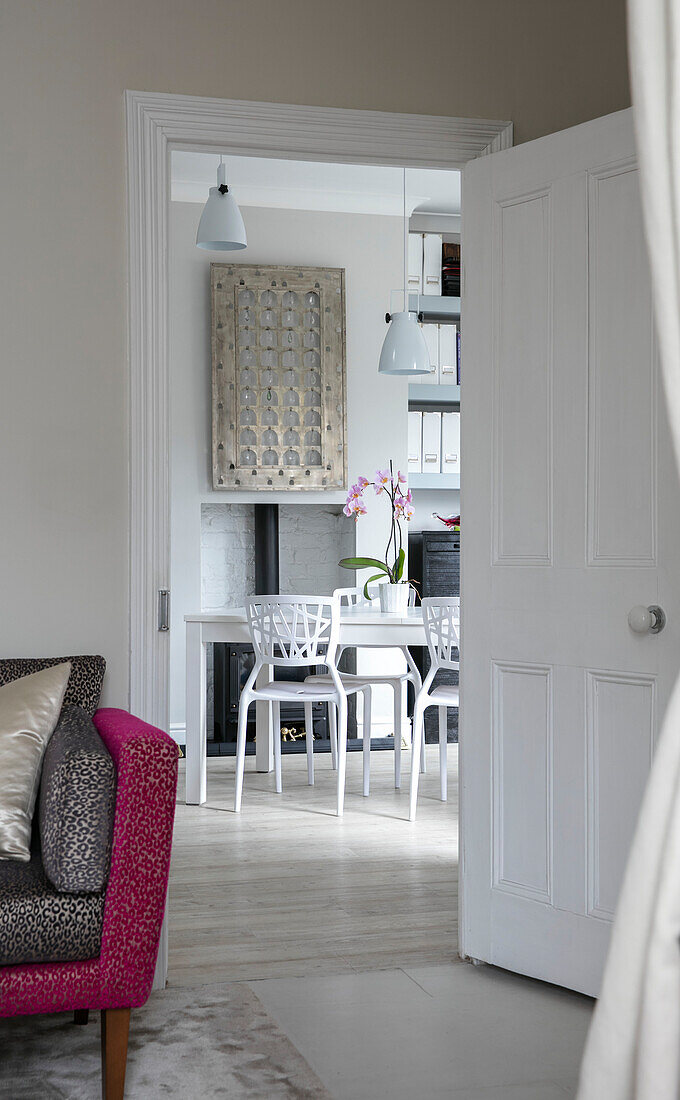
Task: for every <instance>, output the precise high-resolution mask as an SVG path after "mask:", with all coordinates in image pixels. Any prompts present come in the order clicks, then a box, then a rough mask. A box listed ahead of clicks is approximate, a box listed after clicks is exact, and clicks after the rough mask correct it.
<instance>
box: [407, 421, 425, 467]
mask: <svg viewBox="0 0 680 1100" xmlns="http://www.w3.org/2000/svg"><path fill="white" fill-rule="evenodd" d="M422 442H423V414H422V413H419V412H410V413H409V414H408V469H409V473H411V474H419V473H421V471H422V468H423V467H422Z"/></svg>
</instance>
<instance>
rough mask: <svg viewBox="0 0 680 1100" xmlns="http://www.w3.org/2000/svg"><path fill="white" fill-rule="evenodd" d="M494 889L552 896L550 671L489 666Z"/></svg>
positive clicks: (540, 897) (541, 897)
mask: <svg viewBox="0 0 680 1100" xmlns="http://www.w3.org/2000/svg"><path fill="white" fill-rule="evenodd" d="M493 677H494V683H493V738H494V740H493V763H492V770H493V787H494V822H495V828H494V886H495V887H496V888H497V889H499V890H505V891H509V892H510V893H513V894H519V895H520V896H522V897H527V898H533V899H534V900H536V901H550V900H551V896H552V836H551V832H552V806H551V801H552V799H551V789H550V784H549V782H546V780H547V778H549V776H550V758H551V755H552V699H551V678H552V669H550V668H545V667H540V666H539V667H532V666H530V665H519V664H515V665H507V664H505V665H504V664H499V663H494V666H493Z"/></svg>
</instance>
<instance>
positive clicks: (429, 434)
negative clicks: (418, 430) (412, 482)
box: [423, 412, 442, 474]
mask: <svg viewBox="0 0 680 1100" xmlns="http://www.w3.org/2000/svg"><path fill="white" fill-rule="evenodd" d="M441 438H442V414H441V413H439V412H424V413H423V473H424V474H438V473H441Z"/></svg>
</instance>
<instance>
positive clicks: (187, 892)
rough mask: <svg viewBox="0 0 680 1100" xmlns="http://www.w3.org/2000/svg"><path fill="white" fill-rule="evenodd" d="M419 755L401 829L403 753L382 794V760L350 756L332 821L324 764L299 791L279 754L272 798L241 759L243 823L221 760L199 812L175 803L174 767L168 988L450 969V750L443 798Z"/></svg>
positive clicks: (289, 761) (229, 771) (432, 751)
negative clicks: (411, 813) (417, 790)
mask: <svg viewBox="0 0 680 1100" xmlns="http://www.w3.org/2000/svg"><path fill="white" fill-rule="evenodd" d="M437 751H438V750H437V748H436V746H429V747H428V771H427V773H426V775H424V776H422V777H421V794H420V797H419V803H418V817H417V820H416V821H415V822H413V823H409V821H408V819H407V818H408V756H407V754H406V753H404V756H403V759H404V765H405V767H404V771H405V775H404V783H403V786H402V789H401V791H395V790H394V786H393V780H392V768H393V757H392V753H391V752H374V753H373V754H372V777H371V779H372V793H371V795H370V797H369V798H363V796H362V794H361V754H360V753H350V754H349V757H348V772H347V798H346V805H345V816H344V818H342V819H338V818H336V817H335V815H334V812H333V808H334V805H335V782H334V779H335V773H333V772H332V771H331V762H330V756H328V755H325V754H324V755H321V754H319V756H317V758H316V765H317V766H316V783H315V785H314V787H309V786H308V785H307V773H306V763H305V759H304V757H303V756H284V758H283V794H282V795H276V793H275V792H274V779H273V776H272V775H263V774H258V773H257V772H255V771H254V759H253V758H248V759H247V761H246V778H245V787H244V796H243V812H242V813H241V814H240V815H239V816H236V815H234V814H233V813H232V811H231V806H232V804H233V790H234V761H233V758H222V759H216V758H213V759H211V760H209V762H208V801H207V803H206V804H205V805H203V806H186V805H185V804H184V774H183V765H180V766H181V769H182V770H181V775H180V790H179V801H178V805H177V817H176V826H175V843H174V851H173V858H172V868H171V874H170V904H169V913H170V956H169V975H168V983H169V985H170V986H193V985H201V984H203V983H210V984H212V983H214V982H226V981H244V980H245V981H247V980H255V979H259V978H280V977H291V976H300V977H304V976H308V975H323V974H335V973H354V972H356V971H366V970H379V969H385V968H396V967H401V966H427V965H430V964H441V963H447V962H450V961H452V960H454V959H455V958H456V957H457V955H456V950H457V872H458V817H457V786H456V782H455V776H456V771H457V746H456V745H449V747H448V760H449V801H448V802H447V803H443V802H440V801H439V798H438V763H437V759H436V754H437Z"/></svg>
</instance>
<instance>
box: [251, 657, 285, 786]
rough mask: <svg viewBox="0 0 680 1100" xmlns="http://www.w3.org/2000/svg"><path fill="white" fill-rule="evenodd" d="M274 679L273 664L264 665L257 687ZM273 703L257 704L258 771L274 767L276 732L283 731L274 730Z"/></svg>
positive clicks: (256, 754) (269, 769) (256, 756)
mask: <svg viewBox="0 0 680 1100" xmlns="http://www.w3.org/2000/svg"><path fill="white" fill-rule="evenodd" d="M273 679H274V670H273V668H272V666H271V665H263V666H262V668H261V669H260V672H259V674H258V677H257V681H256V683H255V687H256V688H261V687H264V686H265V685H266V684H270V683H271V682H272V680H273ZM272 709H273V708H272V705H271V703H256V704H255V733H256V736H257V740H256V742H255V770H256V771H258V772H270V771H272V769H273V767H274V732H275V733H276V734H277V735H278V736H279V737H280V736H281V731H280V730H276V731H273V729H272V726H273V721H272Z"/></svg>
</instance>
